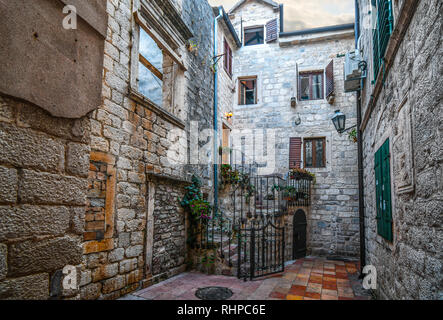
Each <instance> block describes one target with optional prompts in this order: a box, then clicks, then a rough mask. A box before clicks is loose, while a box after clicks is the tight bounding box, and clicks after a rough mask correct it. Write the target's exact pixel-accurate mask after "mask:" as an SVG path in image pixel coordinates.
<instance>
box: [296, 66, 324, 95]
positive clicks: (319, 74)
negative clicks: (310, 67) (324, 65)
mask: <svg viewBox="0 0 443 320" xmlns="http://www.w3.org/2000/svg"><path fill="white" fill-rule="evenodd" d="M323 74H324V73H323V71H312V72H300V73H299V74H298V86H299V88H298V92H299V96H298V99H299V100H300V101H305V100H320V99H323V96H324V94H323V91H324V89H323V86H324V81H323Z"/></svg>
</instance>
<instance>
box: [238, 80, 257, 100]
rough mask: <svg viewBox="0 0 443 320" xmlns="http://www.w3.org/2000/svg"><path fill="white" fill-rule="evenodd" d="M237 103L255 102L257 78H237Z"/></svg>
mask: <svg viewBox="0 0 443 320" xmlns="http://www.w3.org/2000/svg"><path fill="white" fill-rule="evenodd" d="M239 84H240V88H239V95H240V96H239V104H240V105H249V104H257V78H256V77H254V78H243V79H239Z"/></svg>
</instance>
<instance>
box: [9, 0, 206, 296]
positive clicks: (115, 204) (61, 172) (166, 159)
mask: <svg viewBox="0 0 443 320" xmlns="http://www.w3.org/2000/svg"><path fill="white" fill-rule="evenodd" d="M143 2H144V1H141V2H140V1H137V0H134V1H131V0H122V1H117V0H109V1H106V3H107V14H108V28H107V38H106V41H105V45H104V70H103V88H102V101H103V103H102V105H101V106H100V107H99V108H97V109H96V110H94V111H93V112H91V113H90V114H88V115H87V116H86V117H84V118H82V119H77V120H67V119H61V118H54V117H52V116H50V115H48V114H47V113H46V112H44V111H42V110H41V109H40V108H39V107H37V106H32V105H30V104H28V103H23V102H18V101H16V100H14V99H13V98H6V97H3V96H2V98H1V99H2V100H1V114H0V125H1V142H0V143H1V147H0V153H1V159H2V160H1V163H0V165H1V166H0V168H1V169H0V176H1V180H0V181H1V188H0V206H1V209H0V210H1V211H2V212H3V213H2V215H1V218H0V219H1V221H0V230H1V232H0V244H1V246H0V248H1V251H0V252H1V259H0V261H1V263H0V267H1V270H0V297H1V298H13V299H14V298H15V299H22V298H23V299H28V298H38V299H46V298H49V297H50V296H51V295H52V296H53V297H54V298H74V299H78V298H80V299H114V298H118V297H119V296H121V295H124V294H126V293H127V292H130V291H133V290H135V289H137V288H138V287H139V286H140V285H149V284H150V283H152V282H153V281H157V280H160V279H163V278H165V277H166V278H167V277H169V276H171V275H174V274H176V273H178V272H180V271H183V270H184V267H185V256H186V247H185V246H186V245H185V241H186V234H185V232H186V230H185V226H186V216H185V214H184V212H183V210H182V209H181V208H180V206H179V199H180V198H181V197H183V194H184V188H183V187H184V186H185V185H186V183H187V182H186V181H187V180H188V179H189V177H190V175H191V174H192V173H194V172H195V173H197V174H199V175H200V176H202V177H203V178H204V180H203V181H204V182H205V184H206V186H211V185H212V183H211V180H212V167H211V166H208V165H203V166H191V167H190V166H187V165H186V164H187V163H188V161H189V157H190V151H189V147H188V146H189V143H190V140H191V137H190V129H191V128H190V125H189V123H190V120H191V119H193V120H197V121H199V125H200V128H199V130H200V131H202V130H203V129H205V128H210V127H212V121H213V120H212V106H213V90H214V89H213V76H212V75H213V73H212V71H211V61H212V54H213V52H212V50H213V46H212V45H213V32H212V27H213V21H214V20H213V19H214V14H213V11H212V8H211V7H210V6H209V4H208V3H207V2H206V1H204V0H202V1H191V0H184V1H179V2H174V5H176V6H178V8H179V9H180V10H179V11H176V12H177V13H178V12H181V19H183V20H184V23H185V24H186V25H187V26H188V27H189V28H190V30H191V31H190V32H192V33H193V34H194V35H196V37H197V39H198V41H197V42H198V54H195V53H194V52H188V50H187V48H186V43H185V42H184V41H183V40H182V41H183V43H182V44H181V45H180V46H179V47H178V48H177V49H175V54H178V55H180V56H181V57H182V61H183V65H185V66H186V69H187V71H186V72H184V70H182V69H181V68H180V67H178V66H177V64H176V63H175V62H173V61H172V59H171V58H169V56H165V57H164V66H163V67H164V70H165V71H164V84H165V85H164V88H163V98H164V100H163V105H162V106H160V108H158V107H156V106H155V105H152V104H150V103H149V102H147V101H146V100H145V99H144V98H143V97H142V96H140V95H139V94H137V87H136V86H134V83H135V82H134V81H133V78H134V77H135V76H136V73H137V72H136V71H137V70H136V69H134V65H135V68H136V67H137V64H138V63H137V62H138V54H137V56H136V58H135V59H137V60H134V57H133V55H134V51H135V50H136V48H138V45H137V41H138V28H139V26H138V24H137V23H136V21H135V19H134V17H135V15H134V14H133V12H136V11H137V10H138V8H140V3H143ZM157 2H158V3H160V2H161V1H157ZM163 5H168V4H166V3H164V4H163ZM171 8H172V7H171ZM164 14H166V15H167V14H171V12H169V13H164ZM196 15H198V19H195V17H196ZM168 17H169V16H168ZM169 18H170V17H169ZM175 18H176V19H180V16H179V15H177V16H176V17H175ZM165 21H166V20H165ZM174 27H176V26H172V25H171V26H169V28H174ZM183 28H186V27H183ZM178 32H179V33H184V34H185V33H186V34H187V35H188V34H190V32H188V31H187V30H185V29H183V30H179V31H178ZM187 32H188V33H187ZM135 53H137V52H135ZM131 66H133V67H132V68H131ZM209 157H212V153H210V154H209ZM209 190H210V189H207V190H206V193H209ZM66 265H74V266H76V267H77V270H78V278H79V279H78V280H79V281H78V284H79V290H70V291H69V292H67V291H65V290H62V289H61V269H63V267H65V266H66ZM142 280H143V281H142ZM30 283H33V285H32V286H30ZM29 287H31V289H30V288H29Z"/></svg>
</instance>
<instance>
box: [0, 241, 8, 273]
mask: <svg viewBox="0 0 443 320" xmlns="http://www.w3.org/2000/svg"><path fill="white" fill-rule="evenodd" d="M7 273H8V247H7V246H6V244H3V243H0V281H1V280H3V279H4V278H6V275H7Z"/></svg>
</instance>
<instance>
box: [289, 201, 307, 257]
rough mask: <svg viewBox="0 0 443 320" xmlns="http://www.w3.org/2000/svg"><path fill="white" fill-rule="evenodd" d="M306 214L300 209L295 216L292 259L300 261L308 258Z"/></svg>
mask: <svg viewBox="0 0 443 320" xmlns="http://www.w3.org/2000/svg"><path fill="white" fill-rule="evenodd" d="M306 226H307V223H306V214H305V212H304V211H303V210H302V209H299V210H297V211H296V212H295V214H294V221H293V241H292V258H293V259H294V260H295V259H300V258H304V257H306Z"/></svg>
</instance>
